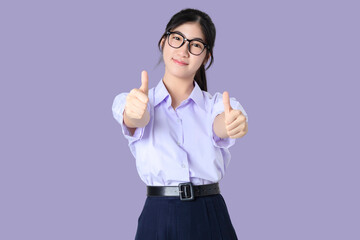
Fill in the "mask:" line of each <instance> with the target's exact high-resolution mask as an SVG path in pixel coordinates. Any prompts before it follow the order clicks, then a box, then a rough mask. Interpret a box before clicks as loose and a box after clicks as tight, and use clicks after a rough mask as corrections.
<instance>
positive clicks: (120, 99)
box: [112, 93, 150, 145]
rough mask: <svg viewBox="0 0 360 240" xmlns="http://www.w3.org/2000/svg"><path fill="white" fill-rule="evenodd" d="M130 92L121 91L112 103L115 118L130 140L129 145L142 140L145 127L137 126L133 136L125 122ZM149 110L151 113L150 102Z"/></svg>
mask: <svg viewBox="0 0 360 240" xmlns="http://www.w3.org/2000/svg"><path fill="white" fill-rule="evenodd" d="M127 94H128V93H121V94H119V95H117V96H116V97H115V99H114V102H113V105H112V112H113V116H114V118H115V120H116V121H117V122H118V123H119V124H120V126H121V130H122V133H123V135H124V137H125V138H126V139H127V140H128V142H129V145H130V144H131V143H133V142H135V141H137V140H140V139H141V138H142V137H143V135H144V130H145V127H146V126H144V127H142V128H136V130H135V132H134V135H132V136H131V133H130V131H129V129H128V128H127V126H126V125H125V123H124V115H123V113H124V110H125V103H126V96H127ZM147 110H148V111H149V113H150V103H148V105H147Z"/></svg>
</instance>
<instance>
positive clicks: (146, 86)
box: [140, 70, 149, 96]
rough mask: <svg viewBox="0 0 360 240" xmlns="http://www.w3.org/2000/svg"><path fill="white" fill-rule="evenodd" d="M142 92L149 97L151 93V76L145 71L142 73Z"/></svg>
mask: <svg viewBox="0 0 360 240" xmlns="http://www.w3.org/2000/svg"><path fill="white" fill-rule="evenodd" d="M140 90H141V91H142V92H143V93H145V94H146V96H147V95H148V92H149V76H148V73H147V72H146V71H145V70H144V71H142V72H141V87H140Z"/></svg>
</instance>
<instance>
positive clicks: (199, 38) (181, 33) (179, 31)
mask: <svg viewBox="0 0 360 240" xmlns="http://www.w3.org/2000/svg"><path fill="white" fill-rule="evenodd" d="M174 32H176V33H180V34H181V35H183V36H184V37H185V38H187V37H186V36H185V34H183V33H182V32H180V31H174ZM189 40H200V41H202V42H205V41H204V40H203V39H201V38H193V39H189Z"/></svg>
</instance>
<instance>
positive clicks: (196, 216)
mask: <svg viewBox="0 0 360 240" xmlns="http://www.w3.org/2000/svg"><path fill="white" fill-rule="evenodd" d="M201 239H204V240H235V239H238V238H237V236H236V232H235V229H234V227H233V225H232V223H231V219H230V216H229V212H228V209H227V206H226V204H225V200H224V198H223V196H222V195H221V194H216V195H209V196H202V197H196V198H195V200H193V201H181V200H180V199H179V197H163V196H147V198H146V201H145V205H144V208H143V210H142V212H141V214H140V216H139V219H138V226H137V231H136V236H135V240H201Z"/></svg>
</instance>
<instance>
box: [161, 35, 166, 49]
mask: <svg viewBox="0 0 360 240" xmlns="http://www.w3.org/2000/svg"><path fill="white" fill-rule="evenodd" d="M165 40H166V38H165V37H163V38H162V39H161V42H160V47H161V49H163V47H162V46H163V44H164V41H165Z"/></svg>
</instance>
